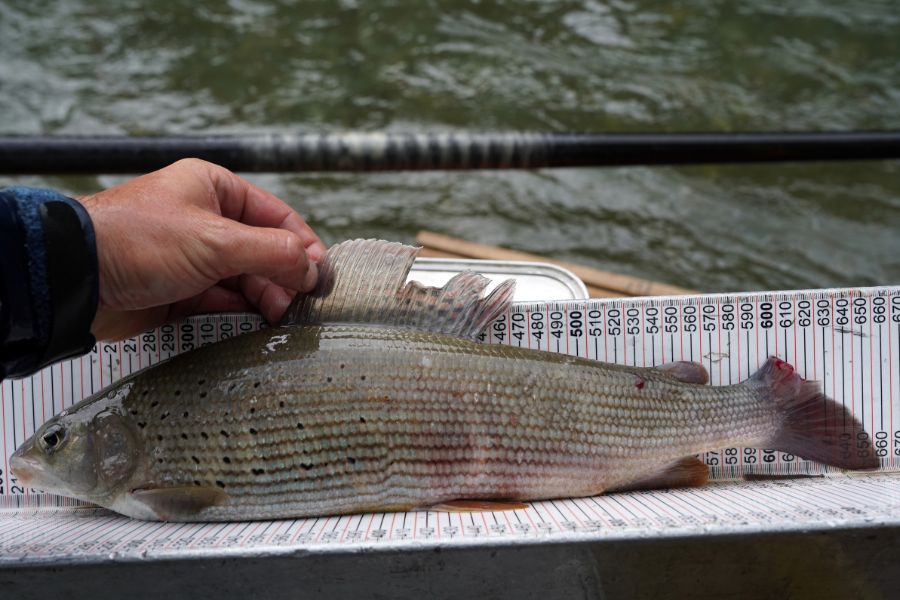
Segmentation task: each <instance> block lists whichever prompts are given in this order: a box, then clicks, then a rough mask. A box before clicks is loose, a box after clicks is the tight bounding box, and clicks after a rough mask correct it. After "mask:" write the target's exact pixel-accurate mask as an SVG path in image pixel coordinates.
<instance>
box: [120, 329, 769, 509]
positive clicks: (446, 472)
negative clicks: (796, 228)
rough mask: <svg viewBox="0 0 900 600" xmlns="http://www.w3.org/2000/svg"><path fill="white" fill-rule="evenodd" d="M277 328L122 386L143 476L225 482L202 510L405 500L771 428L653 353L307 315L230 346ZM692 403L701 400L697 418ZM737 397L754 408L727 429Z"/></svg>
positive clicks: (623, 463)
mask: <svg viewBox="0 0 900 600" xmlns="http://www.w3.org/2000/svg"><path fill="white" fill-rule="evenodd" d="M285 335H286V334H285V333H283V331H282V330H276V331H268V330H264V331H260V332H256V333H252V334H248V335H246V336H242V337H241V338H237V339H234V340H229V341H227V342H225V343H223V344H219V345H216V346H211V347H207V348H204V349H201V350H199V351H197V352H194V353H191V354H187V355H182V356H180V357H176V358H175V359H173V360H171V361H169V362H168V363H166V364H164V365H162V366H160V367H159V368H158V369H157V373H156V377H154V378H153V379H146V380H144V381H140V382H138V381H135V384H134V387H133V388H132V389H131V391H130V393H129V394H128V395H127V397H126V398H125V400H124V408H125V409H126V410H128V411H129V413H131V414H134V413H135V412H136V413H137V414H136V415H135V418H136V419H138V420H139V422H140V423H146V425H145V426H144V427H139V428H138V431H139V432H140V435H141V438H142V440H143V443H144V449H145V451H146V453H147V455H148V456H150V457H151V458H152V459H153V460H151V463H150V468H151V470H152V473H153V475H152V477H153V479H154V480H156V481H158V482H160V483H161V484H165V485H171V486H182V485H196V484H200V485H202V486H207V485H219V486H220V487H222V489H224V490H225V492H226V493H228V494H229V501H228V502H227V503H226V504H224V505H222V506H216V507H212V508H210V509H207V512H206V513H204V517H207V518H211V519H223V518H229V517H233V516H243V517H246V516H248V515H249V516H253V517H261V516H279V515H282V516H286V515H289V514H290V515H297V514H306V515H312V514H321V513H322V512H323V510H326V509H328V508H329V507H331V506H334V505H336V504H337V505H340V506H341V507H342V509H341V510H342V511H344V512H352V511H357V510H362V509H363V508H365V507H366V506H370V505H371V504H372V503H373V499H377V502H378V503H383V504H385V505H387V506H395V507H407V508H408V507H413V506H427V505H430V504H437V503H440V502H443V501H447V500H452V499H454V498H485V497H496V496H497V490H498V488H499V489H501V490H502V491H503V496H504V497H511V498H537V497H552V496H553V495H554V494H556V493H558V492H556V491H555V490H554V489H552V488H553V487H554V486H555V485H556V483H555V482H556V481H558V480H559V479H565V480H566V481H568V482H569V483H568V485H569V486H571V485H572V483H573V482H582V483H578V484H577V485H578V486H583V489H581V491H582V492H583V493H585V494H587V493H598V492H601V491H602V490H603V489H606V488H609V487H614V486H616V485H620V484H623V483H626V482H627V480H628V477H629V474H630V473H633V472H634V470H635V468H640V467H642V466H644V465H645V464H654V463H658V462H660V460H665V457H671V456H676V457H677V456H683V455H688V454H692V453H695V452H699V451H701V450H702V449H703V448H706V447H710V446H711V445H713V446H714V445H715V444H719V443H721V442H723V441H724V440H726V439H728V440H734V439H735V434H736V433H737V437H738V438H740V439H741V440H743V441H746V442H751V441H753V440H758V439H764V438H765V436H766V435H768V434H771V432H772V431H773V430H774V425H773V423H772V419H771V416H770V415H768V414H767V413H766V411H764V410H761V408H760V407H761V403H760V399H759V396H758V394H755V393H753V392H752V390H748V389H745V388H741V387H739V386H729V387H718V388H709V387H707V388H704V389H703V390H702V391H703V393H702V394H699V393H692V394H684V392H683V390H681V389H680V388H684V387H685V384H683V383H680V382H678V381H676V380H675V379H673V378H671V377H668V376H666V375H664V374H661V373H658V372H656V371H654V370H652V369H639V368H624V367H616V366H612V365H601V364H600V363H593V362H589V361H585V360H579V359H575V358H572V357H568V356H561V355H558V354H549V353H535V352H533V351H527V350H521V349H518V348H512V347H504V346H485V345H480V344H476V343H474V342H468V341H465V340H459V339H457V338H452V337H449V336H443V335H438V334H423V333H420V332H415V331H407V330H399V329H391V328H378V327H372V326H351V325H325V326H305V327H300V328H295V329H293V330H290V333H288V334H287V336H288V337H287V340H286V342H284V343H282V344H279V345H277V346H275V347H274V348H275V349H274V350H272V351H268V352H267V353H266V354H265V355H263V354H262V353H260V354H259V359H258V361H257V362H256V364H248V362H247V361H246V360H239V359H238V358H236V356H245V355H247V354H248V352H247V349H248V348H257V347H266V346H267V345H269V344H271V342H272V340H273V339H280V338H283V337H284V336H285ZM426 365H427V366H426ZM198 372H203V373H206V374H207V376H206V377H207V381H206V382H205V383H206V385H197V383H196V382H197V381H198V380H197V378H196V376H193V375H192V374H193V373H198ZM462 374H466V376H463V375H462ZM535 374H537V375H535ZM560 374H562V375H564V376H560ZM636 377H640V378H641V380H642V381H643V382H644V383H643V385H642V388H640V389H639V388H638V387H637V386H636V385H635V382H636ZM239 380H241V381H243V382H244V383H241V384H240V385H237V386H234V387H231V389H230V390H229V387H230V382H235V381H239ZM213 381H217V382H219V383H216V384H213V383H212V382H213ZM257 381H259V385H258V386H255V385H254V384H255V383H256V382H257ZM247 382H252V383H247ZM484 382H490V386H489V387H484ZM145 390H149V393H146V394H145V393H144V392H145ZM176 390H192V391H190V392H189V393H185V392H184V391H182V393H181V394H180V395H177V396H176V395H175V391H176ZM201 394H202V395H203V396H202V397H201ZM679 396H682V397H683V398H687V399H688V401H687V402H685V401H684V400H681V401H679V400H678V398H679ZM698 401H700V402H703V403H706V404H708V405H709V408H708V410H709V411H710V414H709V415H708V418H707V419H705V420H704V422H703V423H704V424H703V425H702V426H700V425H699V422H698V421H697V419H696V418H695V415H694V412H695V411H694V409H693V408H691V406H692V405H693V404H694V403H696V402H698ZM282 404H283V406H282ZM151 405H155V406H151ZM738 412H740V413H745V414H746V415H750V416H751V417H752V418H747V416H744V417H742V418H741V423H742V430H741V431H740V432H735V431H734V428H733V427H730V426H729V425H728V424H729V423H730V422H733V421H734V420H735V419H734V417H735V414H736V413H738ZM185 413H187V414H188V417H184V416H183V415H184V414H185ZM166 414H167V415H168V416H167V417H166V418H161V417H162V415H166ZM141 419H143V420H141ZM298 424H302V426H303V427H302V429H300V428H299V427H298ZM701 428H702V429H705V431H704V432H703V435H701V434H700V429H701ZM251 430H252V431H255V432H256V433H252V432H251ZM222 431H225V432H226V433H227V434H228V435H227V436H225V435H223V434H222V433H221V432H222ZM201 432H202V433H205V434H206V435H207V437H206V438H204V437H203V436H202V435H201ZM160 437H161V438H162V439H160ZM626 456H627V458H625V457H626ZM193 458H196V459H197V460H196V461H195V460H193ZM351 459H352V460H351ZM385 473H387V474H388V475H389V477H387V478H386V477H385V476H384V475H385ZM551 473H552V474H553V475H549V474H551ZM561 473H564V475H561ZM598 474H602V476H598ZM217 482H218V483H217ZM279 494H282V495H287V496H282V497H280V496H279ZM354 499H356V500H354ZM248 511H257V512H248Z"/></svg>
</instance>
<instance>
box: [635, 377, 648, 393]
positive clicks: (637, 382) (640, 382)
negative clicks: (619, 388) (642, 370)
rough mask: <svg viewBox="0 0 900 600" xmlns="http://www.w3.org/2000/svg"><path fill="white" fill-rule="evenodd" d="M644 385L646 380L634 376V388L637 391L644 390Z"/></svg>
mask: <svg viewBox="0 0 900 600" xmlns="http://www.w3.org/2000/svg"><path fill="white" fill-rule="evenodd" d="M646 383H647V380H646V379H644V378H643V377H641V376H640V375H638V374H637V373H635V374H634V387H636V388H637V389H639V390H642V389H644V384H646Z"/></svg>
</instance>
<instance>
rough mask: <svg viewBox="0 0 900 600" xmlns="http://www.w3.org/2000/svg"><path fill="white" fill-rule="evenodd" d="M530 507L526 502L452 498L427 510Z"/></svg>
mask: <svg viewBox="0 0 900 600" xmlns="http://www.w3.org/2000/svg"><path fill="white" fill-rule="evenodd" d="M525 508H528V505H527V504H525V503H524V502H512V501H505V502H504V501H496V500H450V501H449V502H441V503H440V504H435V505H434V506H429V507H428V508H427V509H426V510H431V511H435V512H489V511H495V510H522V509H525Z"/></svg>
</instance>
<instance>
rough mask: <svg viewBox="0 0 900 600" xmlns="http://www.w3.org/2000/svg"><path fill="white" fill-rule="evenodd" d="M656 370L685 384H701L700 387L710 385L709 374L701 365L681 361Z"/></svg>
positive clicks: (661, 366)
mask: <svg viewBox="0 0 900 600" xmlns="http://www.w3.org/2000/svg"><path fill="white" fill-rule="evenodd" d="M656 368H657V369H659V370H660V371H662V372H664V373H666V374H668V375H670V376H671V377H674V378H675V379H677V380H678V381H683V382H684V383H699V384H700V385H705V384H707V383H709V373H707V372H706V368H704V366H703V365H701V364H700V363H695V362H689V361H686V360H679V361H677V362H670V363H666V364H664V365H660V366H658V367H656Z"/></svg>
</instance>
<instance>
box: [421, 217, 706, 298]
mask: <svg viewBox="0 0 900 600" xmlns="http://www.w3.org/2000/svg"><path fill="white" fill-rule="evenodd" d="M416 242H417V243H418V244H420V245H422V246H425V247H426V248H429V249H431V250H432V251H435V250H437V251H440V252H447V253H451V254H455V255H457V256H461V257H464V258H480V259H487V260H524V261H532V262H546V263H550V264H554V265H557V266H560V267H563V268H564V269H568V270H570V271H572V272H573V273H575V274H576V275H578V276H579V277H581V280H582V281H584V283H585V285H587V286H592V287H595V288H599V289H602V290H610V291H611V292H614V293H619V294H621V295H624V296H670V295H672V296H678V295H684V294H695V293H696V292H694V291H692V290H688V289H685V288H680V287H677V286H674V285H668V284H664V283H657V282H655V281H649V280H646V279H641V278H639V277H631V276H629V275H621V274H619V273H610V272H608V271H601V270H600V269H594V268H591V267H585V266H583V265H576V264H573V263H569V262H565V261H561V260H554V259H552V258H546V257H543V256H538V255H536V254H528V253H527V252H519V251H518V250H507V249H506V248H498V247H496V246H488V245H486V244H477V243H475V242H469V241H466V240H461V239H459V238H454V237H450V236H448V235H443V234H440V233H434V232H432V231H420V232H419V233H418V235H417V236H416Z"/></svg>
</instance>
